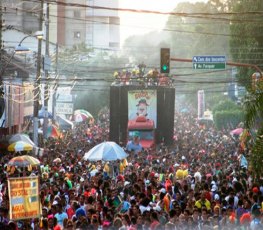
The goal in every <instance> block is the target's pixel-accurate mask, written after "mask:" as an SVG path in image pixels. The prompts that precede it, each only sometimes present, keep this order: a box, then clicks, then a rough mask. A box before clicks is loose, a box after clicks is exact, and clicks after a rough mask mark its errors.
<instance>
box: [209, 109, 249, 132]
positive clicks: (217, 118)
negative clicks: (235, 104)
mask: <svg viewBox="0 0 263 230" xmlns="http://www.w3.org/2000/svg"><path fill="white" fill-rule="evenodd" d="M243 119H244V113H243V112H242V111H241V110H223V111H216V112H215V114H214V122H215V126H216V128H217V129H219V130H221V129H223V128H228V127H229V126H230V127H237V125H238V124H239V123H240V122H242V121H243Z"/></svg>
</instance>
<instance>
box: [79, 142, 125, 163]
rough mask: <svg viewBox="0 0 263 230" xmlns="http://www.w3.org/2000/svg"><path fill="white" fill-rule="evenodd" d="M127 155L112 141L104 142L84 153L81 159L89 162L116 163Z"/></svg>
mask: <svg viewBox="0 0 263 230" xmlns="http://www.w3.org/2000/svg"><path fill="white" fill-rule="evenodd" d="M127 156H128V154H127V153H126V152H125V151H124V149H123V148H122V147H121V146H119V145H118V144H117V143H115V142H113V141H105V142H103V143H100V144H98V145H96V146H94V147H93V148H92V149H90V150H89V151H88V152H86V153H85V155H84V157H83V159H84V160H89V161H100V160H103V161H116V160H122V159H125V158H126V157H127Z"/></svg>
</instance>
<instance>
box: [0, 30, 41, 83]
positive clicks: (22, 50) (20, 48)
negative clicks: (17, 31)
mask: <svg viewBox="0 0 263 230" xmlns="http://www.w3.org/2000/svg"><path fill="white" fill-rule="evenodd" d="M29 37H36V38H37V39H38V40H42V38H43V32H42V31H37V32H36V33H35V34H34V35H27V36H25V37H23V38H22V40H21V41H20V42H19V43H18V45H17V46H16V47H15V50H14V51H13V53H12V55H11V56H10V58H9V59H8V61H7V62H6V64H5V65H4V66H3V67H2V69H1V72H0V80H1V83H2V80H3V76H4V74H5V71H6V68H7V67H8V65H9V64H10V62H11V61H12V59H13V57H14V56H15V54H18V53H27V52H30V49H29V48H28V47H25V46H22V42H23V41H24V40H25V39H26V38H29Z"/></svg>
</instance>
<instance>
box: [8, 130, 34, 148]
mask: <svg viewBox="0 0 263 230" xmlns="http://www.w3.org/2000/svg"><path fill="white" fill-rule="evenodd" d="M17 141H24V142H26V143H28V144H30V145H32V146H35V143H34V142H33V141H32V140H31V139H30V137H29V136H28V135H27V134H24V133H17V134H15V135H13V136H12V137H11V138H10V139H9V141H8V142H9V143H10V144H12V143H14V142H17Z"/></svg>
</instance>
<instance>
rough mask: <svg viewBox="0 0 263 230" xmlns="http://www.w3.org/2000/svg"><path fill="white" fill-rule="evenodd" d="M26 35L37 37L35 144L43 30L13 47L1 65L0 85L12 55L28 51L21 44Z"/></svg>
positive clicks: (35, 138)
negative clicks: (6, 59) (9, 55)
mask: <svg viewBox="0 0 263 230" xmlns="http://www.w3.org/2000/svg"><path fill="white" fill-rule="evenodd" d="M28 37H36V38H37V39H38V57H37V78H36V82H35V87H34V88H35V90H34V92H35V93H34V95H35V97H34V118H33V126H34V128H33V134H34V135H33V138H34V143H35V144H36V145H37V142H38V136H37V135H38V98H39V85H40V70H41V44H42V41H41V40H42V38H43V32H42V31H37V32H36V33H35V34H34V35H27V36H25V37H23V38H22V40H21V41H20V42H19V44H18V46H17V47H16V48H15V50H14V52H13V53H12V55H11V57H10V58H9V59H8V61H7V62H6V64H5V65H4V66H3V68H2V69H1V72H0V86H1V87H2V86H3V83H2V80H3V76H4V73H5V71H6V68H7V66H8V65H9V64H10V62H11V61H12V59H13V57H14V55H15V54H16V53H26V52H29V51H30V49H28V48H26V47H24V46H22V42H23V41H24V40H25V39H26V38H28Z"/></svg>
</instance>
